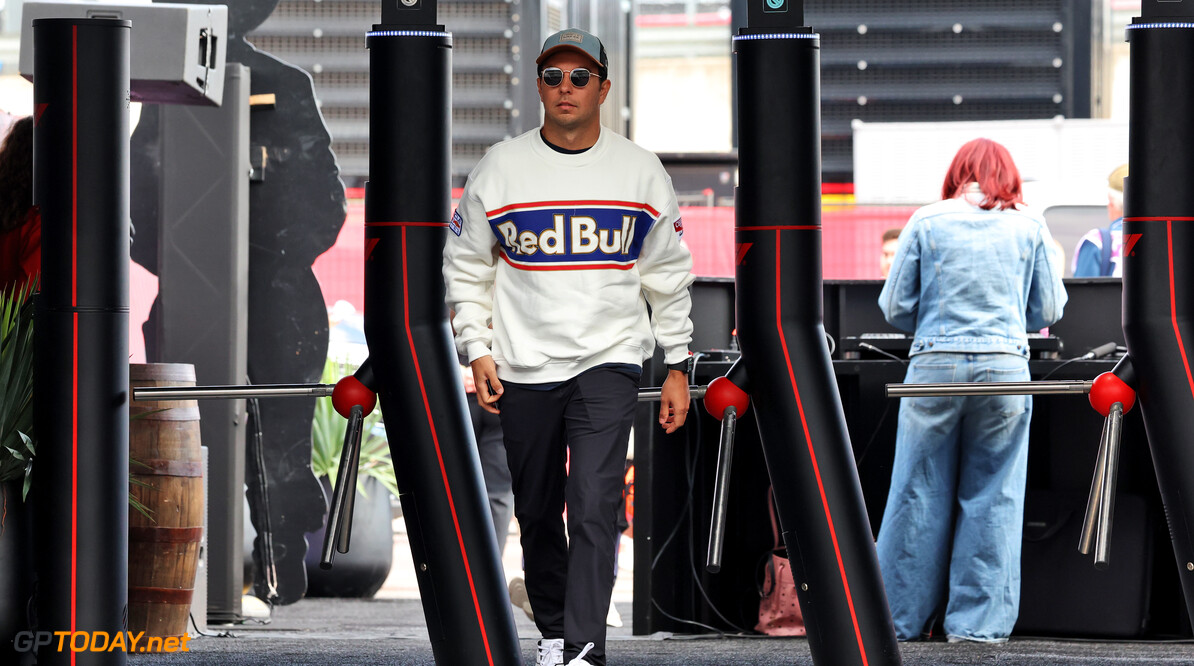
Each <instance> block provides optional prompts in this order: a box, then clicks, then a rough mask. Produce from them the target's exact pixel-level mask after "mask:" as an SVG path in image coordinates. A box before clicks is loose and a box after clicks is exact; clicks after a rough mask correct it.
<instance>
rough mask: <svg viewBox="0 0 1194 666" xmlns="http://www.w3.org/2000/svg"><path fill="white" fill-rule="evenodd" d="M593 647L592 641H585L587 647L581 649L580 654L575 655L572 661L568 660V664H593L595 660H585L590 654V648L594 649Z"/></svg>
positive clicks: (573, 665) (586, 665) (587, 665)
mask: <svg viewBox="0 0 1194 666" xmlns="http://www.w3.org/2000/svg"><path fill="white" fill-rule="evenodd" d="M592 649H593V644H592V643H585V649H583V650H581V651H580V654H578V655H576V656H575V657H573V658H572V661H570V662H568V666H593V662H591V661H585V659H584V657H585V655H586V654H588V653H589V650H592Z"/></svg>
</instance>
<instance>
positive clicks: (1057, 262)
mask: <svg viewBox="0 0 1194 666" xmlns="http://www.w3.org/2000/svg"><path fill="white" fill-rule="evenodd" d="M1055 252H1056V248H1055V247H1054V241H1053V237H1052V235H1051V234H1050V233H1049V229H1048V227H1046V226H1045V221H1044V218H1043V217H1041V216H1040V214H1038V213H1036V212H1033V211H1031V209H1026V208H1024V207H1020V208H1019V209H1016V208H1009V209H1007V210H989V211H988V210H983V209H981V208H979V207H978V206H975V205H973V204H971V203H970V202H968V201H967V200H966V199H964V198H958V199H948V200H946V201H939V202H937V203H935V204H930V205H928V206H925V207H923V208H921V209H919V210H917V211H916V212H915V213H913V215H912V217H911V219H910V220H909V221H908V225H907V226H906V227H905V228H904V230H903V232H901V233H900V244H899V249H898V250H896V255H895V259H894V260H893V262H892V265H891V272H890V273H889V275H888V277H887V282H886V283H885V284H884V285H883V291H882V292H881V293H880V294H879V307H880V308H882V310H883V316H884V317H885V318H886V319H887V321H888V322H890V323H891V324H892V325H893V326H895V327H896V328H899V329H902V330H905V331H909V332H914V333H915V338H914V339H913V341H912V349H911V350H910V351H909V356H915V355H916V354H924V353H927V352H978V353H995V352H1002V353H1007V354H1017V355H1020V356H1024V357H1027V356H1028V336H1027V334H1026V332H1027V331H1037V330H1040V329H1041V328H1043V327H1045V326H1048V325H1050V324H1052V323H1053V322H1055V321H1057V320H1058V319H1060V318H1061V314H1062V308H1063V307H1064V306H1065V302H1066V293H1065V287H1064V286H1062V284H1061V271H1062V260H1061V258H1060V257H1055V256H1054V253H1055Z"/></svg>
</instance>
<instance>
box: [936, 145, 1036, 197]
mask: <svg viewBox="0 0 1194 666" xmlns="http://www.w3.org/2000/svg"><path fill="white" fill-rule="evenodd" d="M969 183H978V186H979V188H980V189H982V191H983V194H985V195H986V196H987V198H986V201H984V202H983V203H982V204H981V207H982V208H984V209H986V210H991V209H992V208H999V209H1000V210H1003V209H1005V208H1011V207H1012V206H1014V205H1016V204H1019V203H1024V199H1023V192H1022V191H1021V189H1020V186H1021V184H1022V181H1021V180H1020V170H1019V169H1017V168H1016V163H1015V162H1013V161H1012V155H1011V153H1009V152H1008V151H1007V148H1004V147H1003V146H1002V145H1000V144H998V143H995V142H994V141H992V140H990V139H974V140H973V141H970V142H969V143H967V144H966V145H964V146H962V147H961V148H959V149H958V154H957V155H954V161H953V163H952V164H950V165H949V171H947V172H946V174H945V183H944V184H943V185H942V186H941V198H942V199H952V198H954V197H956V196H958V194H960V193H961V191H962V189H963V188H965V187H966V185H968V184H969Z"/></svg>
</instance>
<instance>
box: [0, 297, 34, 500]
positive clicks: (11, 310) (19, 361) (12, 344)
mask: <svg viewBox="0 0 1194 666" xmlns="http://www.w3.org/2000/svg"><path fill="white" fill-rule="evenodd" d="M32 291H33V285H32V284H30V285H29V286H28V287H26V288H18V287H17V286H16V285H13V287H12V288H11V290H10V289H4V290H0V481H15V480H17V479H21V478H23V479H24V481H23V482H22V485H21V497H22V498H24V497H26V496H27V495H28V494H29V485H30V483H31V482H32V480H33V457H34V454H35V453H36V444H35V440H34V436H33V301H32V300H31V299H29V298H28V297H29V293H30V292H32Z"/></svg>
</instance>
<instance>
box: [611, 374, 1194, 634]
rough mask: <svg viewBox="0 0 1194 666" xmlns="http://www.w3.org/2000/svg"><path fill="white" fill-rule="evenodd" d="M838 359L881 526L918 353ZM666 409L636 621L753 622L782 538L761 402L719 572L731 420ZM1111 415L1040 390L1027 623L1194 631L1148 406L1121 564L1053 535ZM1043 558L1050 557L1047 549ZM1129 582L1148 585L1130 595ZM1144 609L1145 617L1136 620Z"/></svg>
mask: <svg viewBox="0 0 1194 666" xmlns="http://www.w3.org/2000/svg"><path fill="white" fill-rule="evenodd" d="M729 365H730V364H729V363H728V362H726V361H717V362H705V363H699V364H698V366H697V369H696V381H697V382H698V383H700V384H707V383H708V382H709V381H711V380H712V379H713V378H715V377H718V376H721V375H722V374H724V373H725V371H726V370H727V369H728V368H729ZM833 365H834V370H835V373H836V375H837V379H838V388H839V391H840V394H841V399H842V405H843V408H844V411H845V415H846V421H847V426H848V428H849V432H850V440H851V445H852V447H853V449H854V456H855V461H856V463H857V465H858V473H859V480H860V482H861V485H862V490H863V497H864V500H865V502H866V507H867V512H868V514H869V517H870V522H871V528H872V531H873V532H874V533H876V534H877V533H878V528H879V523H880V521H881V519H882V515H883V508H884V506H885V504H886V501H887V491H888V486H889V484H890V478H891V461H892V458H893V455H894V448H895V432H896V421H897V415H898V412H899V404H898V400H897V399H894V398H887V397H886V396H885V394H884V387H885V385H886V384H889V383H900V382H902V381H903V378H904V372H905V368H906V364H905V363H904V362H902V361H896V360H869V359H862V360H837V361H834V362H833ZM1113 366H1114V361H1113V360H1092V361H1071V362H1068V363H1067V362H1064V361H1031V362H1030V369H1031V372H1032V377H1033V379H1034V380H1039V379H1042V378H1044V377H1045V376H1048V378H1049V379H1056V380H1073V379H1093V378H1094V377H1096V376H1097V375H1098V374H1100V373H1102V372H1105V371H1108V370H1110V369H1111V368H1112V367H1113ZM656 409H657V405H653V404H651V403H647V404H644V405H642V406H640V408H639V414H638V417H637V420H636V424H635V425H636V428H635V430H636V437H635V477H636V479H635V480H636V484H635V485H636V492H635V515H634V544H635V549H634V560H635V561H634V589H635V598H634V632H635V633H636V634H649V633H654V632H656V631H674V632H681V633H692V632H702V631H714V630H717V631H730V632H733V631H738V630H740V629H741V630H750V629H753V627H754V624H755V622H756V619H757V609H758V599H759V594H758V586H759V584H760V582H761V580H762V564H763V562H764V561H765V558H766V556H767V555H768V553H769V552H770V548H771V545H772V535H771V528H770V524H769V520H768V515H767V493H768V488H769V485H770V480H769V478H768V475H767V471H766V465H765V463H764V460H763V453H762V447H761V445H760V444H759V439H758V429H757V427H756V425H755V422H754V417H753V413H752V412H750V411H748V412H747V414H746V415H745V416H744V417H742V418H741V419H740V421H739V423H738V430H737V433H738V434H737V438H736V443H735V449H734V458H733V473H732V481H731V485H730V499H729V507H728V510H729V511H728V520H727V525H726V540H725V544H724V550H723V555H722V559H723V563H722V570H721V572H720V573H718V574H709V573H707V572H706V571H705V568H704V564H705V556H706V551H707V547H708V534H709V527H710V520H711V513H712V495H713V480H714V474H715V470H716V466H717V453H718V451H717V448H718V436H719V427H720V424H719V422H717V421H715V420H713V419H712V417H710V416H709V415H708V414H707V413H705V412H704V409H703V407H702V409H701V410H700V415H701V416H700V418H699V419H693V418H692V417H691V415H690V424H689V425H687V426H686V427H685V428H683V429H681V431H680V432H677V433H676V434H674V435H670V436H668V435H663V434H661V433H660V432H659V428H658V426H657V424H655V410H656ZM1102 424H1103V418H1102V417H1101V416H1100V415H1099V414H1097V413H1096V412H1095V411H1094V410H1093V409H1091V407H1090V405H1089V403H1088V402H1087V400H1086V398H1085V396H1077V395H1037V396H1033V417H1032V427H1031V430H1030V440H1029V465H1028V484H1027V485H1028V487H1027V506H1026V522H1025V538H1026V542H1025V546H1024V555H1023V559H1024V588H1023V592H1022V602H1021V622H1020V624H1019V625H1017V629H1016V633H1017V634H1019V635H1027V634H1037V635H1040V634H1052V635H1088V636H1092V635H1102V636H1108V635H1114V636H1117V637H1138V636H1147V637H1157V636H1166V635H1182V636H1188V635H1189V629H1188V626H1189V620H1188V618H1186V617H1185V613H1184V605H1183V603H1182V600H1181V596H1180V595H1181V592H1180V586H1179V585H1178V583H1177V572H1176V569H1175V566H1176V565H1175V563H1174V557H1173V550H1172V548H1171V547H1170V544H1169V540H1168V532H1167V529H1166V526H1165V522H1164V514H1163V511H1162V509H1161V502H1160V495H1159V493H1158V491H1157V486H1156V478H1155V476H1154V473H1153V468H1152V460H1151V456H1150V454H1149V451H1148V444H1147V440H1146V438H1145V434H1144V428H1143V423H1142V420H1141V419H1140V416H1139V412H1138V410H1133V411H1131V412H1129V413H1128V414H1127V415H1125V419H1124V425H1123V439H1122V450H1121V457H1120V465H1119V471H1120V477H1119V484H1118V493H1117V498H1119V499H1120V502H1119V503H1117V513H1116V522H1115V529H1114V530H1113V531H1112V539H1113V540H1112V550H1111V566H1110V568H1109V569H1108V570H1107V571H1104V572H1095V570H1094V569H1093V566H1092V564H1091V561H1092V558H1088V557H1083V556H1081V555H1079V554H1078V552H1077V540H1076V539H1075V540H1074V542H1073V544H1072V545H1066V544H1065V543H1061V542H1059V543H1060V545H1058V544H1054V543H1052V541H1050V540H1058V539H1065V538H1068V537H1067V536H1065V535H1068V533H1069V532H1068V530H1072V529H1073V525H1072V522H1073V521H1077V523H1079V524H1080V523H1081V520H1082V515H1081V514H1082V510H1083V506H1084V503H1085V500H1086V496H1087V493H1088V492H1089V490H1090V482H1091V475H1092V472H1093V470H1094V464H1095V455H1096V451H1097V448H1098V442H1099V434H1100V431H1101V429H1102ZM1075 512H1076V514H1077V515H1076V516H1074V515H1073V514H1075ZM1063 528H1064V530H1067V531H1066V532H1065V534H1062V533H1061V531H1062V530H1063ZM1121 542H1125V543H1121ZM1046 546H1047V547H1046ZM1058 553H1061V554H1060V555H1059V554H1058ZM1040 558H1047V559H1048V560H1049V561H1048V562H1044V563H1042V562H1038V561H1037V559H1040ZM1092 574H1094V575H1093V577H1092ZM1100 580H1102V581H1107V580H1111V581H1112V583H1113V584H1112V587H1113V588H1115V589H1109V590H1108V591H1107V592H1106V595H1107V598H1098V597H1097V596H1096V597H1095V598H1093V599H1090V598H1081V599H1080V598H1077V596H1075V598H1072V599H1067V598H1066V595H1069V594H1071V592H1070V591H1073V592H1072V593H1073V595H1082V594H1090V593H1091V592H1090V590H1093V589H1095V588H1097V587H1099V586H1100V585H1102V584H1103V583H1101V582H1100ZM1042 581H1043V582H1042ZM1030 588H1031V589H1030ZM1119 588H1122V589H1119ZM1123 594H1127V595H1134V596H1133V598H1132V599H1128V600H1124V599H1120V598H1118V596H1117V595H1123ZM1140 596H1142V598H1140V599H1138V598H1135V597H1140ZM1092 604H1093V605H1094V606H1093V607H1092ZM1026 608H1031V609H1032V610H1031V612H1026ZM1109 608H1114V609H1116V612H1119V613H1120V615H1121V617H1117V618H1111V619H1108V620H1107V622H1112V621H1114V624H1108V625H1107V626H1106V627H1105V628H1104V627H1102V625H1100V623H1099V621H1098V620H1091V621H1087V620H1086V619H1085V618H1084V616H1083V615H1082V614H1083V613H1098V614H1101V615H1106V614H1107V612H1108V609H1109ZM1071 610H1072V613H1071ZM1137 615H1139V616H1140V617H1139V618H1137V617H1136V616H1137ZM1071 620H1072V621H1071ZM1133 622H1136V623H1137V625H1138V626H1134V627H1133V626H1131V625H1132V623H1133Z"/></svg>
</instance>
